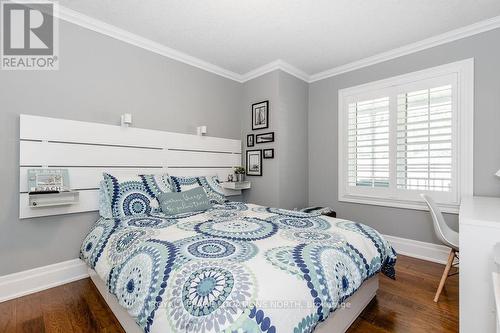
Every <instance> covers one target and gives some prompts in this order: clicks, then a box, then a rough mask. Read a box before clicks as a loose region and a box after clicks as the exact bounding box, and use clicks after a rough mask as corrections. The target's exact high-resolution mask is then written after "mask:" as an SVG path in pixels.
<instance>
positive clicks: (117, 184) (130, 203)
mask: <svg viewBox="0 0 500 333" xmlns="http://www.w3.org/2000/svg"><path fill="white" fill-rule="evenodd" d="M104 185H105V189H106V192H107V194H108V197H109V199H110V200H109V201H110V204H111V213H112V215H113V217H115V218H118V217H122V216H132V215H147V214H151V213H157V212H158V211H159V204H158V200H157V199H156V197H155V194H154V192H153V191H152V190H151V189H150V188H149V187H148V185H147V182H146V181H145V180H144V176H136V177H129V178H126V179H118V178H116V177H114V176H112V175H109V174H106V173H105V174H104Z"/></svg>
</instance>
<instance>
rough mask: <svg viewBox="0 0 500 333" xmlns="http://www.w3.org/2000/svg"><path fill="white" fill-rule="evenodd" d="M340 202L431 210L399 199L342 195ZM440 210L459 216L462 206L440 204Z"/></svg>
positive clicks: (416, 203)
mask: <svg viewBox="0 0 500 333" xmlns="http://www.w3.org/2000/svg"><path fill="white" fill-rule="evenodd" d="M339 201H340V202H349V203H357V204H364V205H374V206H384V207H392V208H405V209H413V210H424V211H428V210H429V208H428V207H427V205H426V204H425V202H423V201H422V202H418V201H410V200H397V199H389V198H387V199H385V198H374V197H366V196H359V195H342V196H339ZM438 206H439V208H440V209H441V211H442V212H443V213H449V214H458V211H459V209H460V205H454V204H438Z"/></svg>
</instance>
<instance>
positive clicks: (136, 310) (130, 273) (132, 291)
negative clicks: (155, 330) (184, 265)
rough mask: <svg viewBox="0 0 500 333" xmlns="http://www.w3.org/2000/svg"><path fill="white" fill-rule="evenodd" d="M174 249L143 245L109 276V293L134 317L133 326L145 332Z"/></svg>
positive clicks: (154, 243)
mask: <svg viewBox="0 0 500 333" xmlns="http://www.w3.org/2000/svg"><path fill="white" fill-rule="evenodd" d="M175 257H176V252H175V247H174V246H173V245H172V244H171V243H168V242H163V241H156V240H150V241H147V242H144V243H143V244H142V245H141V246H140V247H139V248H137V249H136V250H135V251H134V252H133V253H132V254H130V255H129V257H128V258H127V260H126V261H125V262H123V263H122V264H121V265H119V266H115V267H114V268H113V269H112V270H111V272H110V275H109V280H108V288H109V291H110V292H111V293H112V294H114V295H116V297H117V298H118V303H119V304H120V305H122V306H123V307H124V308H126V309H127V310H128V312H129V313H130V314H131V315H132V316H133V317H136V322H137V324H138V325H139V326H140V327H141V328H143V329H144V331H145V332H149V330H150V325H151V323H152V318H153V317H154V315H155V312H156V311H157V310H158V307H159V304H160V303H161V301H162V294H163V293H164V292H165V288H166V286H167V280H168V278H169V276H170V273H171V270H172V266H173V263H174V261H175Z"/></svg>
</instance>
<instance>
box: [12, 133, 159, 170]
mask: <svg viewBox="0 0 500 333" xmlns="http://www.w3.org/2000/svg"><path fill="white" fill-rule="evenodd" d="M89 135H90V134H89ZM163 163H164V156H163V154H162V150H158V149H143V148H129V147H115V146H98V145H83V144H82V145H81V144H70V143H53V142H36V141H21V143H20V165H21V166H25V165H46V166H144V167H151V166H162V164H163Z"/></svg>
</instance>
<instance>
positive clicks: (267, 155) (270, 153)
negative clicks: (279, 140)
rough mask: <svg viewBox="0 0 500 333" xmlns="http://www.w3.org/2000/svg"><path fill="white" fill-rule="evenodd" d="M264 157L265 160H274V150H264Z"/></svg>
mask: <svg viewBox="0 0 500 333" xmlns="http://www.w3.org/2000/svg"><path fill="white" fill-rule="evenodd" d="M263 155H264V158H274V148H271V149H264V151H263Z"/></svg>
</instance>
